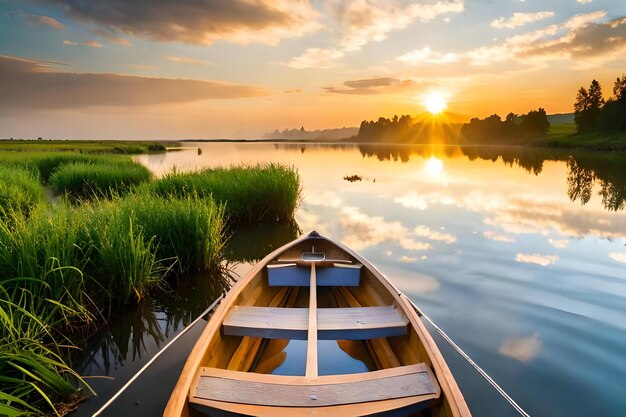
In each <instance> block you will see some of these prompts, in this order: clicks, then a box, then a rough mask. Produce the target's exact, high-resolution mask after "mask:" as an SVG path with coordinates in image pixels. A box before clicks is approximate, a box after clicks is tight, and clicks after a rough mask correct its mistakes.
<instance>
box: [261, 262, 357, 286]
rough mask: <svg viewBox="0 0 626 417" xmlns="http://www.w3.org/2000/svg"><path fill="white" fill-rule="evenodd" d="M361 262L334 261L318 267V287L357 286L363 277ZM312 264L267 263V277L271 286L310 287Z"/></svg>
mask: <svg viewBox="0 0 626 417" xmlns="http://www.w3.org/2000/svg"><path fill="white" fill-rule="evenodd" d="M362 266H363V265H361V264H344V263H334V264H332V266H320V267H318V268H316V275H317V277H316V280H317V286H318V287H330V286H344V287H357V286H358V285H359V282H360V277H361V267H362ZM310 274H311V268H310V266H302V265H298V264H296V263H277V264H269V265H267V278H268V282H269V285H270V287H277V286H289V287H308V286H309V284H310V282H311V281H310Z"/></svg>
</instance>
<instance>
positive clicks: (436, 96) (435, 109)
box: [422, 91, 448, 115]
mask: <svg viewBox="0 0 626 417" xmlns="http://www.w3.org/2000/svg"><path fill="white" fill-rule="evenodd" d="M422 104H423V105H424V107H426V110H428V111H429V112H430V113H431V114H433V115H435V114H439V113H441V112H442V111H444V110H445V109H446V107H448V104H447V102H446V98H445V97H444V95H443V93H441V92H439V91H432V92H430V93H428V94H426V95H425V96H424V98H423V99H422Z"/></svg>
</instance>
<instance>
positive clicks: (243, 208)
mask: <svg viewBox="0 0 626 417" xmlns="http://www.w3.org/2000/svg"><path fill="white" fill-rule="evenodd" d="M148 188H149V189H150V190H151V191H152V192H154V193H156V194H158V195H162V196H176V197H185V196H188V195H197V196H199V197H209V196H211V197H212V198H213V199H214V200H215V201H216V202H218V203H220V204H224V205H225V206H226V216H227V219H228V222H229V223H230V224H234V225H237V224H249V223H252V222H276V221H280V220H288V219H290V218H292V217H293V213H294V211H295V208H296V206H297V205H298V203H299V202H300V192H301V185H300V177H299V176H298V172H297V171H296V170H295V168H293V167H285V166H283V165H279V164H273V163H269V164H262V165H250V166H248V165H240V166H233V167H229V168H213V169H207V170H204V171H199V172H193V173H178V172H172V173H169V174H166V175H165V176H164V177H162V178H160V179H158V180H156V181H154V182H153V183H151V184H150V185H149V187H148Z"/></svg>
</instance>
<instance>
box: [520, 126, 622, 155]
mask: <svg viewBox="0 0 626 417" xmlns="http://www.w3.org/2000/svg"><path fill="white" fill-rule="evenodd" d="M531 144H532V145H533V146H546V147H559V148H580V149H588V150H599V151H626V132H592V133H584V134H577V133H576V125H575V124H574V123H566V124H555V125H552V126H550V130H549V131H548V134H547V136H546V137H545V138H542V139H539V140H535V141H533V142H532V143H531Z"/></svg>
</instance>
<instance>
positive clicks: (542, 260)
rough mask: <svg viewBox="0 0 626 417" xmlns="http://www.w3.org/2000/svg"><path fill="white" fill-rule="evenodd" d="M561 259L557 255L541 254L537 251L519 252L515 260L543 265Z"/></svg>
mask: <svg viewBox="0 0 626 417" xmlns="http://www.w3.org/2000/svg"><path fill="white" fill-rule="evenodd" d="M558 260H559V257H558V256H557V255H539V254H537V253H518V254H517V256H516V257H515V261H517V262H522V263H527V264H536V265H541V266H548V265H553V264H554V263H555V262H556V261H558Z"/></svg>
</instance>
